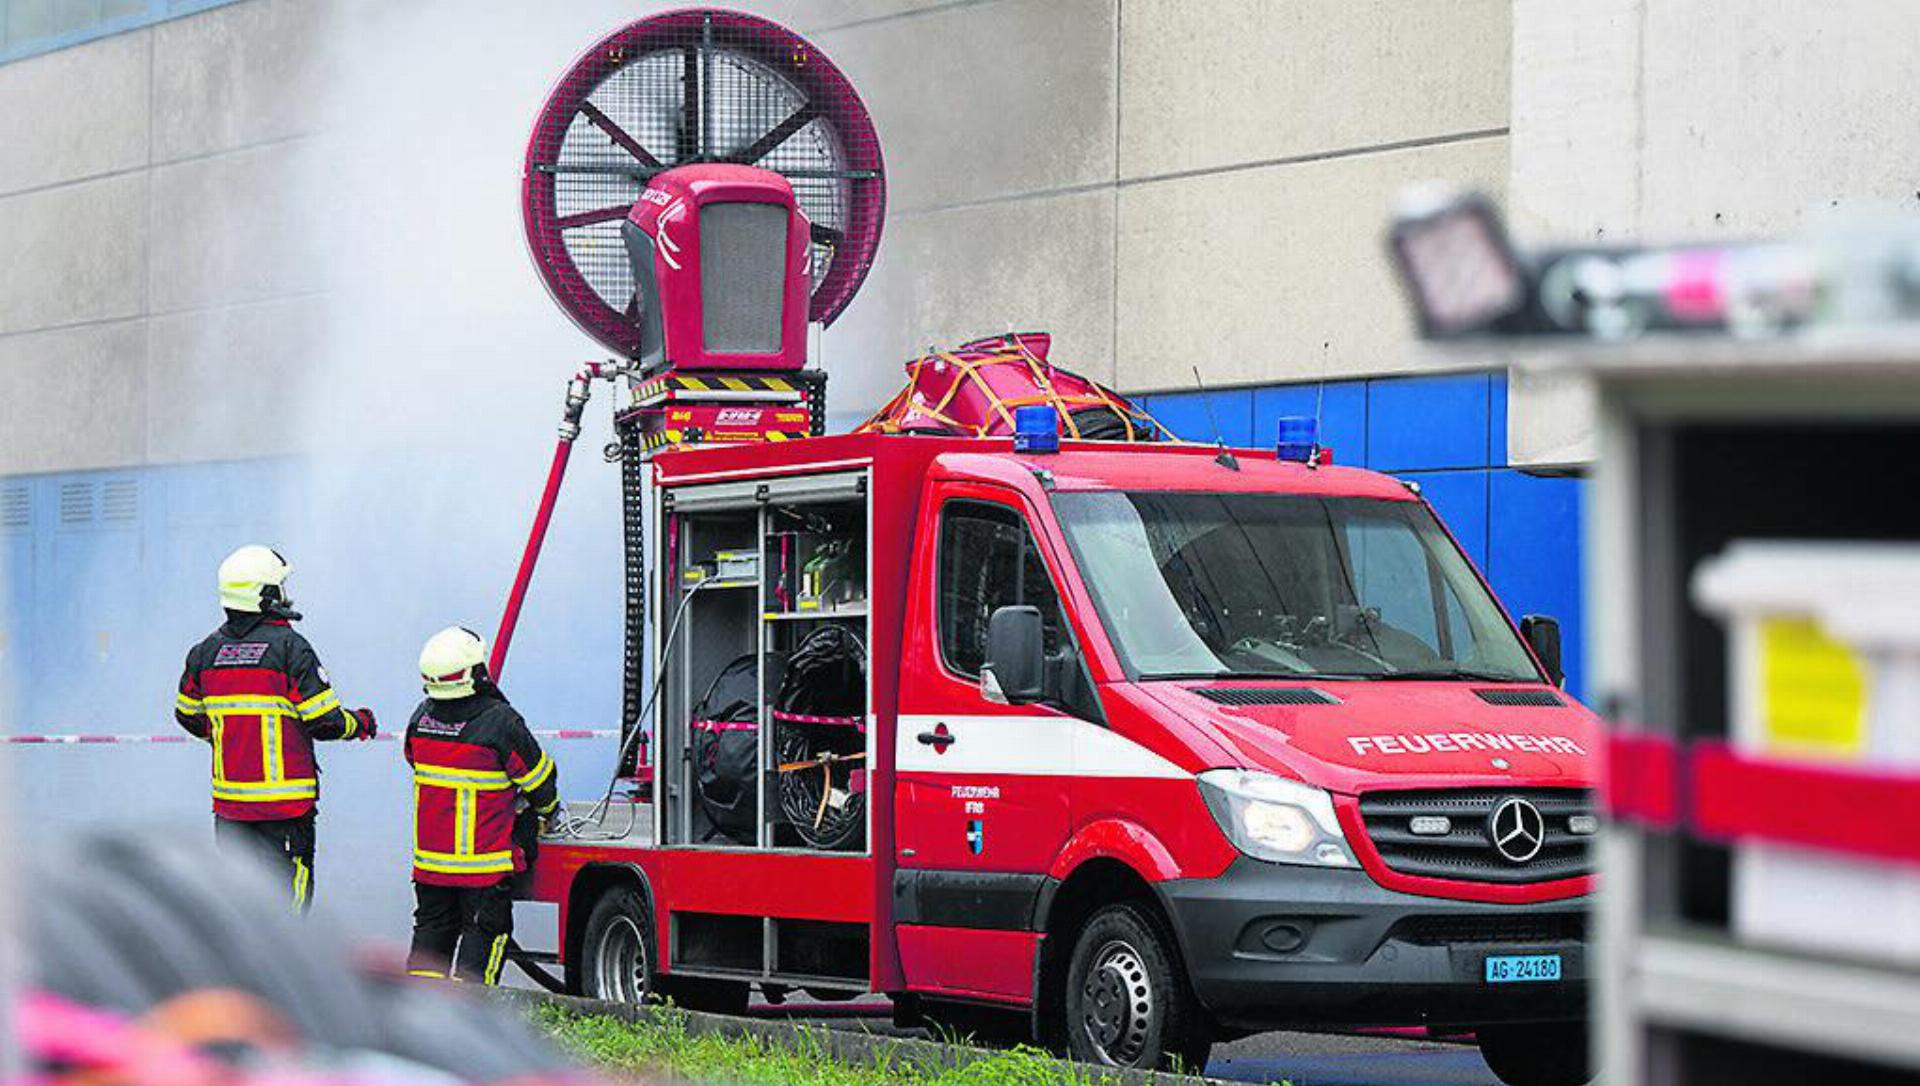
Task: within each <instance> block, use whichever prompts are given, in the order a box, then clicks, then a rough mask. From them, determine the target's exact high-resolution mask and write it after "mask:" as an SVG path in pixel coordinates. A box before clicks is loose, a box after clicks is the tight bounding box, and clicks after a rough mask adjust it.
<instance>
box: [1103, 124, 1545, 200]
mask: <svg viewBox="0 0 1920 1086" xmlns="http://www.w3.org/2000/svg"><path fill="white" fill-rule="evenodd" d="M1506 135H1508V128H1507V126H1506V125H1501V126H1500V127H1498V128H1476V129H1471V130H1469V131H1466V132H1445V133H1442V134H1440V135H1437V136H1416V137H1414V138H1412V139H1404V140H1388V141H1386V142H1384V143H1369V144H1365V145H1363V146H1359V147H1334V148H1330V149H1328V150H1325V151H1310V152H1308V153H1306V154H1302V155H1286V156H1284V157H1281V158H1263V159H1256V160H1253V161H1250V162H1232V163H1228V164H1227V165H1224V166H1204V167H1201V168H1200V169H1196V170H1175V171H1173V172H1171V173H1157V174H1145V175H1143V176H1140V177H1127V178H1122V179H1121V180H1120V181H1119V182H1118V185H1119V187H1120V188H1133V187H1135V186H1138V185H1153V184H1158V183H1160V182H1163V181H1185V180H1187V179H1189V178H1194V177H1217V176H1219V175H1221V174H1229V173H1240V172H1242V171H1245V170H1264V169H1269V168H1272V167H1275V166H1304V165H1308V164H1310V163H1315V162H1335V161H1338V160H1340V159H1343V158H1359V157H1361V156H1363V155H1373V154H1383V153H1386V152H1390V151H1412V150H1418V149H1420V148H1424V147H1445V146H1447V145H1449V144H1454V143H1472V142H1474V141H1476V140H1488V139H1499V138H1501V137H1504V136H1506Z"/></svg>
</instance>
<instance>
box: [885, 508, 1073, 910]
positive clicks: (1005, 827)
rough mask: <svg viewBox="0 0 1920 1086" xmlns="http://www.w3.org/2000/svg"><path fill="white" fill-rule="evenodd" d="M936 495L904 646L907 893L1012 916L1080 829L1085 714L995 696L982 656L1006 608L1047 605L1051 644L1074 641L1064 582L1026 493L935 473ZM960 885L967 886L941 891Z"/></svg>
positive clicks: (900, 727) (900, 821) (901, 786)
mask: <svg viewBox="0 0 1920 1086" xmlns="http://www.w3.org/2000/svg"><path fill="white" fill-rule="evenodd" d="M929 499H930V500H929V501H927V502H925V503H923V505H922V508H921V522H920V525H919V531H918V532H917V533H916V544H915V547H916V554H915V556H914V575H913V577H912V579H911V581H910V582H909V583H910V585H911V588H910V592H911V597H912V598H911V599H910V600H909V603H908V608H907V624H906V630H905V633H904V637H903V644H902V646H901V679H900V701H899V705H900V710H899V718H898V721H897V724H896V727H897V732H896V735H895V745H894V751H895V755H894V757H895V781H896V783H895V812H894V813H895V822H894V837H895V848H896V850H897V853H896V856H895V860H896V862H897V864H898V866H899V867H900V868H901V869H902V870H903V874H904V873H906V872H924V873H926V874H925V877H916V876H914V875H910V874H907V875H905V881H906V882H908V883H911V884H912V886H911V887H908V888H907V889H906V890H905V892H908V893H912V892H914V891H915V890H916V889H919V890H930V891H931V892H930V893H921V894H920V897H919V900H918V902H917V906H918V908H917V911H916V912H915V913H914V916H915V917H916V918H917V919H918V921H919V922H921V923H927V924H943V923H953V922H960V925H961V926H967V927H975V928H978V927H1002V926H1004V927H1014V926H1016V925H1017V924H1020V923H1023V922H1024V920H1025V917H1023V916H1022V915H1020V910H1021V908H1022V904H1023V902H1024V904H1025V905H1026V906H1030V904H1031V900H1030V897H1028V896H1026V895H1029V894H1030V893H1032V892H1037V890H1038V887H1039V883H1040V879H1041V878H1042V877H1043V876H1044V874H1045V873H1046V871H1047V870H1048V867H1049V865H1050V864H1051V863H1052V861H1053V860H1054V858H1055V857H1056V856H1058V855H1059V852H1060V850H1061V848H1062V847H1063V846H1064V845H1065V843H1066V841H1067V838H1068V836H1069V831H1070V829H1071V819H1070V812H1069V807H1068V799H1069V793H1070V788H1069V781H1070V775H1071V772H1072V758H1073V749H1074V745H1073V737H1074V729H1075V728H1076V727H1077V726H1085V725H1084V724H1082V723H1081V722H1079V721H1077V720H1076V719H1075V718H1074V717H1072V716H1070V715H1068V714H1067V713H1065V712H1062V711H1061V710H1059V709H1055V708H1052V707H1049V706H1044V705H1020V706H1011V705H1002V704H997V703H995V702H992V701H989V700H987V698H986V697H985V696H984V695H983V694H982V693H981V690H980V665H981V663H982V661H983V660H984V658H985V655H986V643H987V622H988V619H989V618H990V617H991V616H992V614H993V612H994V611H995V610H996V609H998V608H1000V607H1005V606H1011V605H1016V604H1029V605H1032V606H1035V607H1038V608H1039V609H1040V613H1041V617H1042V625H1043V628H1044V631H1045V638H1046V642H1047V647H1048V649H1049V651H1055V650H1058V649H1059V648H1060V647H1061V646H1062V645H1064V644H1066V643H1068V639H1069V638H1070V637H1071V634H1070V632H1069V629H1068V626H1067V624H1066V622H1065V619H1064V616H1063V614H1062V612H1061V607H1060V592H1059V588H1058V585H1059V584H1060V583H1061V582H1060V580H1059V577H1058V567H1057V564H1056V563H1055V562H1053V561H1050V560H1049V556H1048V555H1047V554H1046V553H1045V552H1044V551H1043V549H1042V547H1041V546H1040V545H1039V544H1038V543H1037V542H1036V533H1035V532H1034V530H1033V528H1032V523H1033V518H1032V516H1031V510H1030V509H1028V508H1027V506H1026V504H1025V500H1024V499H1023V498H1022V497H1021V496H1020V495H1018V494H1017V493H1015V492H1013V491H1011V490H1007V489H1005V488H1000V487H994V486H990V485H984V484H977V483H959V482H955V483H944V482H937V483H935V484H933V492H932V494H930V495H929ZM948 876H980V877H977V878H976V877H959V878H949V877H948ZM949 886H960V887H966V888H969V891H968V892H966V893H959V894H958V895H957V896H956V897H955V898H954V899H953V900H951V901H944V900H942V895H943V893H944V891H943V889H942V888H944V887H949ZM962 899H968V900H962ZM950 913H951V914H952V915H949V914H950ZM1029 915H1030V914H1029Z"/></svg>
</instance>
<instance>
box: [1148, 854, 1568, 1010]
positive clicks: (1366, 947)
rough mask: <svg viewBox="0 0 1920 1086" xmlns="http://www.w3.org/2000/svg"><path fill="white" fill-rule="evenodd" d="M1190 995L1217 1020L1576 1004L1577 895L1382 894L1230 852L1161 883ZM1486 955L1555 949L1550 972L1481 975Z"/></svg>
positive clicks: (1338, 874)
mask: <svg viewBox="0 0 1920 1086" xmlns="http://www.w3.org/2000/svg"><path fill="white" fill-rule="evenodd" d="M1160 891H1161V894H1162V898H1163V901H1164V903H1165V905H1166V907H1167V910H1168V914H1169V915H1170V916H1171V918H1172V920H1173V926H1174V930H1175V934H1176V937H1177V938H1178V940H1179V943H1180V950H1181V953H1182V955H1183V956H1184V957H1185V959H1186V963H1187V970H1188V975H1189V976H1190V977H1191V978H1192V981H1193V987H1194V993H1195V994H1196V995H1197V996H1198V997H1199V999H1200V1002H1201V1004H1202V1005H1203V1006H1205V1007H1206V1009H1207V1011H1208V1012H1209V1014H1211V1015H1212V1017H1213V1018H1214V1020H1215V1021H1216V1022H1218V1023H1219V1024H1220V1025H1221V1026H1223V1027H1225V1028H1228V1029H1235V1030H1261V1029H1274V1028H1279V1027H1284V1026H1324V1025H1338V1026H1406V1025H1427V1026H1439V1027H1456V1026H1457V1027H1471V1026H1476V1025H1482V1024H1487V1023H1493V1022H1528V1021H1562V1020H1568V1019H1575V1018H1580V1017H1583V1016H1584V1015H1585V1014H1586V1005H1587V948H1586V914H1587V909H1588V907H1589V903H1590V902H1589V899H1588V898H1586V897H1579V898H1570V899H1567V900H1564V901H1553V902H1545V903H1541V904H1535V905H1495V904H1488V903H1484V902H1476V901H1453V900H1449V899H1446V898H1434V897H1419V896H1416V895H1413V894H1403V893H1399V892H1397V891H1394V890H1388V889H1386V888H1384V887H1382V886H1380V885H1379V884H1378V883H1376V882H1374V881H1373V880H1372V879H1371V878H1370V877H1368V875H1367V874H1366V873H1365V872H1364V871H1358V870H1351V869H1348V870H1336V869H1329V868H1314V867H1291V866H1287V865H1284V864H1271V863H1263V862H1261V861H1258V860H1251V859H1247V858H1245V857H1242V858H1240V859H1238V860H1235V861H1234V863H1233V865H1232V866H1231V867H1229V868H1228V869H1227V871H1226V873H1225V874H1223V875H1221V876H1220V877H1218V878H1213V879H1178V880H1174V881H1172V882H1166V883H1161V884H1160ZM1496 954H1558V955H1560V960H1561V978H1562V979H1560V980H1558V981H1545V982H1541V981H1529V982H1522V983H1509V984H1489V983H1487V982H1486V980H1485V962H1486V959H1487V957H1488V956H1489V955H1496Z"/></svg>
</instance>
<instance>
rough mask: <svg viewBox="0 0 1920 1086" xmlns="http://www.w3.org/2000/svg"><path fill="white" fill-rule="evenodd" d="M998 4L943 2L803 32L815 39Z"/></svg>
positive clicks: (965, 0)
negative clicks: (945, 12) (941, 13)
mask: <svg viewBox="0 0 1920 1086" xmlns="http://www.w3.org/2000/svg"><path fill="white" fill-rule="evenodd" d="M1000 2H1001V0H945V2H944V3H939V4H928V5H927V6H926V7H923V8H915V9H913V10H912V11H896V12H894V13H893V14H891V15H875V16H872V17H870V18H866V19H850V20H848V21H847V22H844V23H830V24H828V25H826V26H809V27H805V30H806V33H807V36H808V37H816V38H817V37H820V36H821V35H824V34H832V33H834V32H836V31H840V30H858V29H860V28H862V27H868V26H878V25H880V24H881V23H897V22H900V21H902V20H905V19H916V18H919V17H920V16H922V15H934V14H937V13H939V12H943V11H953V10H956V9H958V8H978V7H985V6H987V5H988V4H998V3H1000Z"/></svg>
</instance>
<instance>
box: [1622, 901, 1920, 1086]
mask: <svg viewBox="0 0 1920 1086" xmlns="http://www.w3.org/2000/svg"><path fill="white" fill-rule="evenodd" d="M1637 949H1638V952H1637V953H1636V954H1635V955H1634V961H1633V971H1632V973H1631V974H1630V977H1631V980H1630V982H1629V983H1630V984H1631V986H1632V988H1633V999H1634V1000H1635V1002H1636V1003H1637V1004H1638V1007H1639V1010H1640V1012H1641V1013H1642V1014H1643V1015H1644V1016H1645V1018H1646V1019H1648V1020H1650V1021H1655V1022H1660V1023H1664V1024H1668V1025H1673V1026H1678V1027H1680V1028H1683V1029H1689V1030H1698V1031H1703V1032H1707V1033H1717V1034H1722V1035H1728V1036H1737V1037H1742V1038H1746V1039H1749V1040H1753V1041H1759V1042H1763V1043H1766V1044H1770V1045H1785V1046H1789V1047H1793V1048H1800V1049H1805V1050H1809V1051H1820V1052H1829V1053H1832V1054H1834V1055H1838V1056H1845V1057H1848V1058H1851V1059H1861V1058H1868V1059H1878V1060H1883V1061H1886V1062H1888V1063H1892V1064H1896V1065H1900V1066H1907V1067H1914V1068H1920V1031H1916V1030H1915V1029H1914V1023H1916V1022H1920V973H1916V972H1913V971H1900V970H1895V969H1886V968H1880V967H1876V966H1872V965H1866V964H1860V963H1851V962H1840V961H1835V960H1833V959H1829V958H1818V957H1811V956H1806V955H1799V954H1791V953H1786V952H1783V951H1777V950H1770V949H1765V948H1761V947H1756V946H1753V945H1752V944H1748V943H1739V942H1735V941H1733V940H1730V939H1712V938H1708V937H1702V936H1691V935H1677V934H1662V935H1654V934H1651V933H1649V934H1648V935H1646V936H1644V937H1643V938H1642V939H1641V940H1640V945H1639V947H1638V948H1637Z"/></svg>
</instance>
